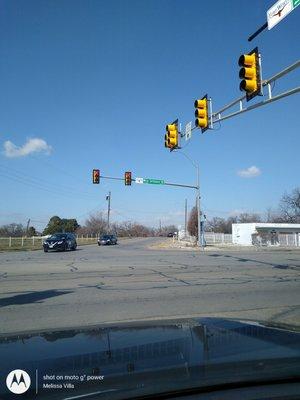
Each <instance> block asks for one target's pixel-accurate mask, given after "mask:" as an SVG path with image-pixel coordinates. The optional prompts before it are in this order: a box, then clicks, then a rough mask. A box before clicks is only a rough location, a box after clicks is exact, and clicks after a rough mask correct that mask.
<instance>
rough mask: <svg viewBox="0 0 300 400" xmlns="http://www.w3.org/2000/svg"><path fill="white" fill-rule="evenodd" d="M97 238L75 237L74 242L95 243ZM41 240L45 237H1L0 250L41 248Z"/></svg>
mask: <svg viewBox="0 0 300 400" xmlns="http://www.w3.org/2000/svg"><path fill="white" fill-rule="evenodd" d="M98 237H99V236H98V235H77V236H76V240H77V243H78V244H88V243H96V241H97V238H98ZM43 240H45V237H42V236H32V237H2V238H0V249H5V248H12V249H18V248H37V247H40V248H42V245H43Z"/></svg>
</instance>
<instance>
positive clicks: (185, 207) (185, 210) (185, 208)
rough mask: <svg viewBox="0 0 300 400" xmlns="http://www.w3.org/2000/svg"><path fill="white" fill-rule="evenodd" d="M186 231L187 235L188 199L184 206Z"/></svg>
mask: <svg viewBox="0 0 300 400" xmlns="http://www.w3.org/2000/svg"><path fill="white" fill-rule="evenodd" d="M184 231H185V236H186V234H187V199H185V206H184Z"/></svg>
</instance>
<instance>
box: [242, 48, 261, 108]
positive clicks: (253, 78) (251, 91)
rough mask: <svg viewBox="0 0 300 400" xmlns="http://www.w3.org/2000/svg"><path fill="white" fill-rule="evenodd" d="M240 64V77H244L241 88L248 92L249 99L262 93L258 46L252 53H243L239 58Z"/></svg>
mask: <svg viewBox="0 0 300 400" xmlns="http://www.w3.org/2000/svg"><path fill="white" fill-rule="evenodd" d="M239 66H240V67H242V68H241V69H240V72H239V77H240V79H242V81H241V83H240V90H241V91H244V92H246V98H247V101H249V100H251V99H252V98H253V97H255V96H257V95H260V94H261V76H260V62H259V53H258V48H257V47H255V49H253V50H252V51H250V53H248V54H242V55H241V56H240V58H239Z"/></svg>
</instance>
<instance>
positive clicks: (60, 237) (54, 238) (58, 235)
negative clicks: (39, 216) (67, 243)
mask: <svg viewBox="0 0 300 400" xmlns="http://www.w3.org/2000/svg"><path fill="white" fill-rule="evenodd" d="M66 237H67V235H64V234H63V233H57V234H55V235H51V236H50V237H49V240H62V239H66Z"/></svg>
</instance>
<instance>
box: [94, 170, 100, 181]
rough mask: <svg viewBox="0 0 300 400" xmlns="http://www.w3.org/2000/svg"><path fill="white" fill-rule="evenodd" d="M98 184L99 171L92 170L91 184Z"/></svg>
mask: <svg viewBox="0 0 300 400" xmlns="http://www.w3.org/2000/svg"><path fill="white" fill-rule="evenodd" d="M99 182H100V170H99V169H93V183H99Z"/></svg>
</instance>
